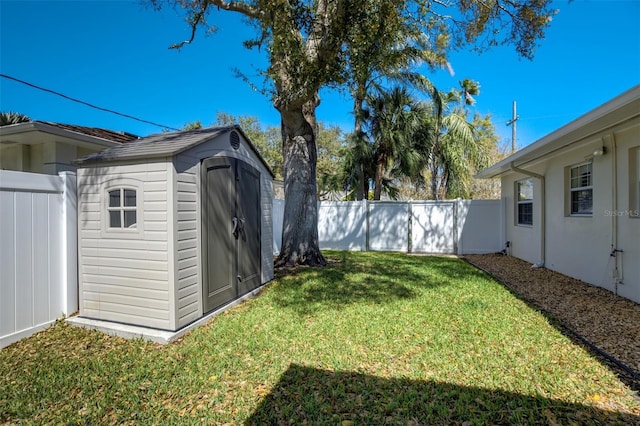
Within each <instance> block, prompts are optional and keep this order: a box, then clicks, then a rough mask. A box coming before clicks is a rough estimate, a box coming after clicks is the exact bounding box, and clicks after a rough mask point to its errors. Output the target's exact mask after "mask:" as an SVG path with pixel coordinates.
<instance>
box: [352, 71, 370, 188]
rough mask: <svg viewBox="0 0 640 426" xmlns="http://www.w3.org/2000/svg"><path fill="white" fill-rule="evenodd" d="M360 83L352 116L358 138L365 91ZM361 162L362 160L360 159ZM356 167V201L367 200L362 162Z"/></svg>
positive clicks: (354, 100) (354, 99)
mask: <svg viewBox="0 0 640 426" xmlns="http://www.w3.org/2000/svg"><path fill="white" fill-rule="evenodd" d="M363 86H364V85H363V84H362V83H358V88H357V90H356V94H355V96H354V97H353V114H354V116H355V123H354V133H355V134H356V135H357V136H359V135H360V133H362V104H363V103H364V96H365V89H364V87H363ZM361 160H362V159H361ZM357 167H358V185H357V188H356V200H358V201H360V200H363V199H365V198H369V197H368V195H369V188H368V186H369V185H368V182H366V179H365V175H364V164H362V161H361V162H360V164H358V165H357Z"/></svg>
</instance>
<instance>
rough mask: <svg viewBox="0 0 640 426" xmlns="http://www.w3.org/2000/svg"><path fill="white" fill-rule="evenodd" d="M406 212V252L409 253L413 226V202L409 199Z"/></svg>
mask: <svg viewBox="0 0 640 426" xmlns="http://www.w3.org/2000/svg"><path fill="white" fill-rule="evenodd" d="M406 203H407V206H408V208H407V214H408V215H409V217H408V218H407V232H408V235H407V253H411V252H412V251H413V236H412V228H413V204H412V203H411V201H407V202H406Z"/></svg>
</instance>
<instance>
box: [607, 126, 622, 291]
mask: <svg viewBox="0 0 640 426" xmlns="http://www.w3.org/2000/svg"><path fill="white" fill-rule="evenodd" d="M604 139H605V141H607V142H610V145H611V162H612V165H611V193H612V195H611V210H612V212H613V214H612V215H611V257H613V262H614V265H613V285H614V294H615V295H618V284H620V283H622V274H623V271H622V258H621V259H620V262H618V253H620V254H621V255H622V251H621V250H618V176H617V170H618V152H617V151H618V150H617V149H616V139H615V137H613V135H607V136H605V137H604ZM605 149H606V148H605ZM618 266H620V269H618Z"/></svg>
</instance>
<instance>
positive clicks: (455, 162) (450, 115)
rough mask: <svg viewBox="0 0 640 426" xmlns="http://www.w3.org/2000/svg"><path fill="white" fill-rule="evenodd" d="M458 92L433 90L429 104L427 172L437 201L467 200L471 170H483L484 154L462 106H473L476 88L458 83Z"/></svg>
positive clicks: (471, 82) (473, 83)
mask: <svg viewBox="0 0 640 426" xmlns="http://www.w3.org/2000/svg"><path fill="white" fill-rule="evenodd" d="M460 85H461V90H451V91H449V92H448V93H443V92H440V91H439V90H437V89H435V88H434V89H433V92H432V94H431V98H432V105H431V108H430V112H429V114H428V116H427V118H428V120H429V121H430V122H431V124H432V126H431V133H430V134H429V135H428V136H427V139H428V140H429V145H430V148H431V149H430V158H429V172H430V182H431V192H432V195H433V197H434V198H435V199H436V200H441V199H444V198H453V197H467V196H468V193H469V185H470V181H471V169H472V168H471V167H470V166H472V165H475V166H476V167H482V165H484V164H485V163H486V158H485V157H486V155H485V153H484V152H483V150H482V149H481V147H480V145H479V144H478V143H477V142H478V141H477V137H476V134H475V129H474V127H473V124H472V123H470V122H469V121H468V120H467V111H466V110H465V108H464V106H466V105H472V104H473V103H474V102H475V100H474V99H473V95H477V94H478V93H479V85H478V84H477V83H476V82H474V81H472V80H464V81H462V82H460Z"/></svg>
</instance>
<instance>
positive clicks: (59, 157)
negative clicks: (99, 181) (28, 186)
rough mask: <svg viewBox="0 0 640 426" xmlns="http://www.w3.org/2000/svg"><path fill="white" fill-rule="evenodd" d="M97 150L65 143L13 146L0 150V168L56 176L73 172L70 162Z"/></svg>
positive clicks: (73, 168) (97, 149)
mask: <svg viewBox="0 0 640 426" xmlns="http://www.w3.org/2000/svg"><path fill="white" fill-rule="evenodd" d="M80 150H82V152H79V151H80ZM99 150H100V149H99V148H96V149H93V150H87V149H82V148H80V149H79V148H78V147H77V146H76V145H73V144H69V143H65V142H52V143H48V142H47V143H37V144H32V145H26V144H15V145H10V146H6V147H2V148H0V167H1V168H2V169H4V170H15V171H19V172H31V173H44V174H49V175H57V174H58V173H60V172H64V171H75V170H76V167H75V166H74V165H72V164H71V161H73V160H75V159H76V158H78V157H79V156H80V155H82V154H83V153H84V154H90V153H93V152H96V151H99ZM87 151H88V152H87Z"/></svg>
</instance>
